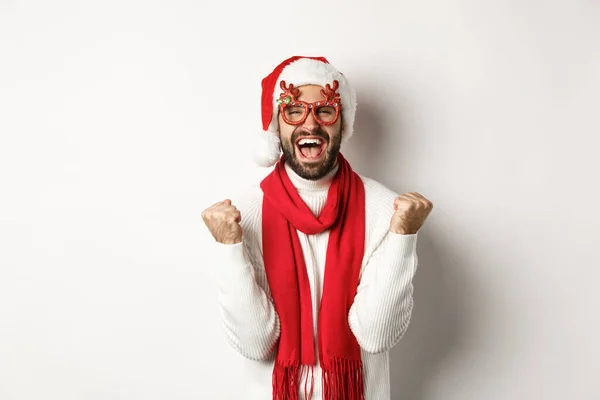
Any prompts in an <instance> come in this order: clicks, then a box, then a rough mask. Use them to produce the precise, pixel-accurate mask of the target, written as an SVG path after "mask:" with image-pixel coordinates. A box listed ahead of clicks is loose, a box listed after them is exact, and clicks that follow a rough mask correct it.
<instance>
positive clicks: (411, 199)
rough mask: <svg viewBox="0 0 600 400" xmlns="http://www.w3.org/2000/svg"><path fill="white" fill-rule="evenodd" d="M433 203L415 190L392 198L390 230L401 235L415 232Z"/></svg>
mask: <svg viewBox="0 0 600 400" xmlns="http://www.w3.org/2000/svg"><path fill="white" fill-rule="evenodd" d="M432 208H433V204H432V203H431V202H430V201H429V200H427V199H426V198H425V197H423V196H421V195H420V194H419V193H417V192H409V193H404V194H401V195H400V196H398V197H396V199H395V200H394V209H395V210H396V211H394V215H392V220H391V222H390V231H392V232H394V233H399V234H402V235H412V234H415V233H417V231H418V230H419V228H420V227H421V226H422V225H423V223H424V222H425V219H426V218H427V216H428V215H429V213H430V212H431V209H432Z"/></svg>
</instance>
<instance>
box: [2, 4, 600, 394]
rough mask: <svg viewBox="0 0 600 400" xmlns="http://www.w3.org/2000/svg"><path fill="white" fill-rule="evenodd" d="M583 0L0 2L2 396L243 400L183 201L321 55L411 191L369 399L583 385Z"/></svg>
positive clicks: (375, 154) (591, 48)
mask: <svg viewBox="0 0 600 400" xmlns="http://www.w3.org/2000/svg"><path fill="white" fill-rule="evenodd" d="M599 40H600V2H598V1H597V0H562V1H556V0H555V1H552V0H545V1H542V0H539V1H536V0H528V1H523V0H503V1H500V0H496V1H478V0H462V1H445V0H430V1H421V2H416V1H411V2H409V1H400V2H397V1H391V0H388V1H362V2H347V1H346V2H344V3H337V4H336V3H333V2H321V1H311V0H308V1H292V0H280V1H273V2H266V1H262V2H250V1H237V2H220V1H210V2H204V1H191V0H190V1H166V0H164V1H141V0H126V1H116V0H108V1H102V2H100V1H96V2H92V1H67V0H62V1H52V2H49V1H41V0H37V1H15V0H2V1H0V399H2V400H25V399H27V400H46V399H52V400H54V399H56V400H72V399H78V400H79V399H81V400H104V399H107V400H108V399H110V400H120V399H127V400H137V399H143V400H154V399H157V400H158V399H161V400H162V399H169V400H175V399H177V400H180V399H241V398H243V394H242V393H240V391H239V389H238V388H237V387H236V385H235V383H236V382H239V380H240V379H242V376H243V370H242V365H243V363H242V359H241V356H240V355H238V354H237V353H236V352H235V351H234V350H233V349H231V348H230V347H229V345H228V344H227V341H226V339H225V335H224V333H223V331H222V329H221V327H220V320H219V312H218V305H217V301H216V288H215V284H214V283H215V282H214V274H215V273H216V271H218V268H219V265H215V263H214V262H213V258H214V257H213V255H212V254H211V244H212V242H211V241H212V237H211V236H210V235H209V234H208V231H207V230H206V228H205V227H204V225H203V224H202V220H201V217H200V213H201V211H202V210H203V209H204V208H205V207H207V206H209V205H211V204H213V203H214V202H216V201H218V200H222V199H223V198H226V197H231V196H234V194H235V193H237V192H239V191H241V190H242V188H244V187H246V186H248V185H251V184H256V183H258V182H259V181H260V179H262V177H264V176H265V175H266V174H267V173H268V171H269V170H267V169H261V168H258V167H255V166H254V165H253V163H252V161H251V157H250V154H249V151H248V148H249V146H251V144H252V139H253V138H254V137H255V136H254V135H256V133H257V132H258V131H260V129H261V123H260V80H261V79H262V78H263V77H264V76H265V75H266V74H268V73H269V72H270V71H271V70H272V69H273V67H275V65H277V64H278V63H279V62H280V61H282V60H283V59H285V58H287V57H289V56H292V55H311V56H325V57H327V58H328V59H329V61H330V62H331V63H332V64H333V65H334V66H336V67H337V68H339V69H340V70H341V71H342V72H343V73H344V74H345V75H346V76H347V77H348V78H349V79H350V81H351V82H352V83H353V84H354V85H355V87H356V90H357V92H358V102H359V106H358V112H357V124H356V133H355V136H354V137H353V138H352V140H351V141H350V142H349V143H348V144H347V145H346V146H345V147H342V152H343V153H344V154H345V155H346V156H347V157H348V158H349V160H350V162H351V163H352V165H353V167H354V169H355V170H357V171H358V172H359V173H361V174H364V175H366V176H369V177H371V178H374V179H376V180H379V181H380V182H382V183H384V184H385V185H387V186H389V187H390V188H392V189H393V190H395V191H397V192H400V193H401V192H406V191H418V192H419V193H421V194H423V195H424V196H425V197H427V198H429V199H430V200H431V201H432V202H433V203H434V210H433V212H432V213H431V215H430V217H429V219H428V220H427V222H426V224H425V226H424V227H423V228H422V230H421V231H420V235H419V243H418V254H419V262H420V263H419V270H418V273H417V277H416V279H415V308H414V313H413V319H412V323H411V325H410V327H409V329H408V332H407V333H406V335H405V336H404V338H403V339H402V340H401V342H400V343H399V344H398V345H397V346H396V347H395V348H394V349H393V350H392V365H391V367H392V382H393V383H392V394H393V396H392V398H393V399H406V400H453V399H460V400H482V399H484V400H496V399H498V400H499V399H503V400H504V399H511V400H512V399H523V400H525V399H545V400H546V399H557V400H558V399H577V400H580V399H581V400H588V399H600V383H598V372H599V371H600V345H599V344H598V337H600V312H599V306H600V293H598V289H597V288H598V281H599V280H600V256H599V253H598V248H599V247H600V222H599V221H600V209H599V207H598V204H600V188H599V185H598V179H599V177H598V175H599V173H598V172H599V171H600V161H598V149H599V145H600V141H599V139H598V136H599V135H600V122H599V121H600V115H599V114H600V113H599V109H600V45H599Z"/></svg>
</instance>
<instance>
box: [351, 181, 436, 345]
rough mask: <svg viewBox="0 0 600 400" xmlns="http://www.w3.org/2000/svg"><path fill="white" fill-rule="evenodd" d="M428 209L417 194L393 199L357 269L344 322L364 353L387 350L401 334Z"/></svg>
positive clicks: (407, 316)
mask: <svg viewBox="0 0 600 400" xmlns="http://www.w3.org/2000/svg"><path fill="white" fill-rule="evenodd" d="M432 208H433V203H431V201H429V200H428V199H426V198H425V197H423V196H422V195H421V194H419V193H417V192H408V193H404V194H401V195H400V196H398V197H396V198H395V199H394V213H393V214H392V217H391V220H390V229H389V231H388V232H387V233H386V235H385V236H384V238H383V240H382V241H381V243H380V244H379V246H378V247H377V249H375V251H374V252H373V254H372V255H371V256H370V258H369V260H368V262H367V264H366V265H365V267H364V270H363V271H362V275H361V279H360V282H359V285H358V288H357V293H356V296H355V297H354V303H353V304H352V306H351V308H350V311H349V313H348V323H349V325H350V329H351V330H352V332H353V333H354V336H355V337H356V339H357V341H358V343H359V345H360V346H361V347H362V348H363V350H365V351H367V352H369V353H380V352H384V351H388V350H390V349H391V348H392V347H393V346H394V345H395V344H396V343H397V342H398V340H400V338H401V337H402V335H404V332H406V328H407V327H408V323H409V321H410V316H411V313H412V307H413V297H412V294H413V285H412V279H413V276H414V274H415V272H416V270H417V264H418V258H417V232H418V230H419V229H420V228H421V226H422V225H423V223H424V222H425V220H426V219H427V217H428V216H429V213H430V212H431V210H432Z"/></svg>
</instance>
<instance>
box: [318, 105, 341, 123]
mask: <svg viewBox="0 0 600 400" xmlns="http://www.w3.org/2000/svg"><path fill="white" fill-rule="evenodd" d="M336 112H337V111H336V109H335V107H331V106H323V107H317V109H316V110H315V114H316V115H317V119H318V120H319V121H323V122H331V121H333V120H334V119H335V114H336Z"/></svg>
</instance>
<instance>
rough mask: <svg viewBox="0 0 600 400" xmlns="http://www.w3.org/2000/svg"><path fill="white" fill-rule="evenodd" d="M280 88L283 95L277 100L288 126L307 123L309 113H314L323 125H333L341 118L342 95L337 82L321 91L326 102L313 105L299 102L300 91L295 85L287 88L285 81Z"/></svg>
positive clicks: (321, 101)
mask: <svg viewBox="0 0 600 400" xmlns="http://www.w3.org/2000/svg"><path fill="white" fill-rule="evenodd" d="M280 86H281V90H283V93H281V95H280V96H279V99H277V103H278V104H279V112H280V113H281V116H282V118H283V120H284V121H285V122H286V123H287V124H290V125H301V124H303V123H304V121H306V118H307V117H308V114H309V113H312V115H313V117H314V118H315V120H316V121H317V123H319V124H321V125H333V124H335V123H336V122H337V120H338V118H339V117H340V109H341V108H342V103H341V98H340V94H339V93H337V92H336V90H337V89H338V88H339V82H338V81H337V80H334V81H333V87H331V86H330V85H329V84H327V85H325V89H321V94H322V95H323V97H324V98H325V99H324V100H320V101H315V102H313V103H308V102H306V101H301V100H298V98H297V97H298V96H299V95H300V89H298V88H295V87H294V85H293V84H291V83H290V85H289V86H286V84H285V81H281V83H280Z"/></svg>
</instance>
